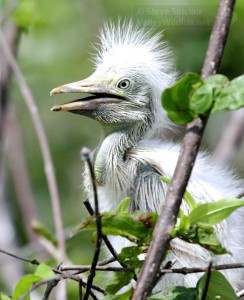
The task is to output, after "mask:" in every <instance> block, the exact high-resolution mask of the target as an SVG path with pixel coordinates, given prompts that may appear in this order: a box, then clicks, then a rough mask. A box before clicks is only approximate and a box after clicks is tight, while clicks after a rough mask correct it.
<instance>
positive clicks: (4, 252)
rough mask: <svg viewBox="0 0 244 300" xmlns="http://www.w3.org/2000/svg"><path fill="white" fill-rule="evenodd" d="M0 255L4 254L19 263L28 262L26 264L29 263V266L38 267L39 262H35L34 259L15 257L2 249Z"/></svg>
mask: <svg viewBox="0 0 244 300" xmlns="http://www.w3.org/2000/svg"><path fill="white" fill-rule="evenodd" d="M0 253H3V254H6V255H8V256H11V257H13V258H16V259H18V260H21V261H24V262H28V263H30V264H32V265H36V266H39V265H40V263H39V261H37V260H36V259H33V260H29V259H26V258H23V257H20V256H17V255H15V254H13V253H10V252H8V251H5V250H3V249H0Z"/></svg>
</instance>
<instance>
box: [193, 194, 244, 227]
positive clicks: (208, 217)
mask: <svg viewBox="0 0 244 300" xmlns="http://www.w3.org/2000/svg"><path fill="white" fill-rule="evenodd" d="M241 206H244V201H243V200H240V199H236V198H233V199H222V200H219V201H217V202H212V203H204V204H200V205H198V206H197V207H196V208H195V209H194V210H193V211H192V212H191V213H190V214H189V221H190V223H191V224H197V223H207V224H209V225H215V224H217V223H219V222H221V221H223V220H224V219H225V218H227V217H228V216H229V215H230V214H231V213H232V212H233V211H234V210H236V209H237V208H239V207H241Z"/></svg>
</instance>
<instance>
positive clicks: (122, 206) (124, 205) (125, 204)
mask: <svg viewBox="0 0 244 300" xmlns="http://www.w3.org/2000/svg"><path fill="white" fill-rule="evenodd" d="M130 201H131V198H130V197H126V198H124V199H123V200H121V201H120V203H119V205H118V207H117V210H116V213H128V212H129V207H130Z"/></svg>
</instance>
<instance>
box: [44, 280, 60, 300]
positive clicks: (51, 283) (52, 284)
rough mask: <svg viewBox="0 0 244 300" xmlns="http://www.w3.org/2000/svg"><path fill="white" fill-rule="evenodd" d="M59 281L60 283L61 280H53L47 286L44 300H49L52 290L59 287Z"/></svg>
mask: <svg viewBox="0 0 244 300" xmlns="http://www.w3.org/2000/svg"><path fill="white" fill-rule="evenodd" d="M59 281H60V280H59V279H53V280H51V281H49V282H48V283H47V286H46V289H45V292H44V294H43V297H42V300H48V298H49V296H50V294H51V292H52V290H53V289H54V288H55V286H57V284H58V283H59Z"/></svg>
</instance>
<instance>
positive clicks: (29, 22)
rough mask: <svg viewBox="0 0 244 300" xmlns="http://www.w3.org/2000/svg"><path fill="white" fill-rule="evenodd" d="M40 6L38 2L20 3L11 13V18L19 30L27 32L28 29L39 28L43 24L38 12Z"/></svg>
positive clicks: (35, 0)
mask: <svg viewBox="0 0 244 300" xmlns="http://www.w3.org/2000/svg"><path fill="white" fill-rule="evenodd" d="M40 4H41V1H40V0H39V1H38V0H21V1H20V3H19V5H18V6H17V7H16V9H15V11H14V13H13V18H14V20H15V22H16V24H17V25H18V27H19V28H20V29H21V30H23V31H28V30H29V28H30V27H40V26H43V25H44V24H45V23H44V19H43V17H42V15H41V14H40V11H39V6H40Z"/></svg>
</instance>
